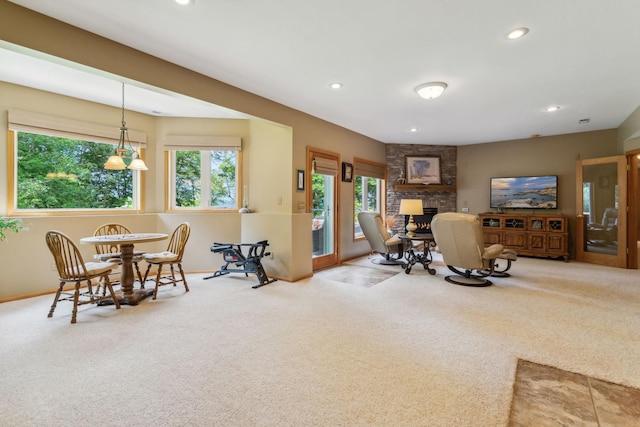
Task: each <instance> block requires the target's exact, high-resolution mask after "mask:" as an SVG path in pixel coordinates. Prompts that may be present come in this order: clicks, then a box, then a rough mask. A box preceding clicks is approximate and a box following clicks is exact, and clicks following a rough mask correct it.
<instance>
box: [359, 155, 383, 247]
mask: <svg viewBox="0 0 640 427" xmlns="http://www.w3.org/2000/svg"><path fill="white" fill-rule="evenodd" d="M353 163H354V171H353V178H354V179H353V210H352V212H353V241H354V242H355V241H359V240H365V239H366V238H365V236H364V233H362V231H361V232H360V233H357V232H356V227H357V226H358V225H359V223H358V217H357V213H356V205H357V203H358V202H362V207H363V209H362V212H371V207H370V206H368V198H367V194H368V193H367V187H368V182H367V181H368V180H369V179H375V180H376V181H377V182H378V185H377V187H378V188H377V197H376V206H375V207H374V208H373V209H374V210H373V211H376V212H380V215H382V217H383V218H385V216H386V208H385V204H386V192H385V188H386V177H387V166H386V165H385V164H382V163H377V162H373V161H370V160H365V159H361V158H354V159H353ZM359 166H360V167H361V168H362V169H365V171H366V170H367V169H370V170H374V172H372V174H373V173H378V174H380V172H381V170H382V171H383V173H382V175H383V177H372V176H367V175H363V173H362V172H363V171H362V170H360V168H359ZM376 169H377V171H375V170H376ZM359 180H362V183H361V189H362V194H361V197H362V198H363V199H364V200H356V185H357V183H358V181H359ZM365 207H366V208H367V209H364V208H365Z"/></svg>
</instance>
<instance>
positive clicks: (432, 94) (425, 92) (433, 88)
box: [416, 82, 447, 99]
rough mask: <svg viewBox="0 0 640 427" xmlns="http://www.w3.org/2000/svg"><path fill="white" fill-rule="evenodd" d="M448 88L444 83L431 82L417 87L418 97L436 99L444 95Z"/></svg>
mask: <svg viewBox="0 0 640 427" xmlns="http://www.w3.org/2000/svg"><path fill="white" fill-rule="evenodd" d="M446 88H447V84H446V83H443V82H429V83H424V84H421V85H420V86H418V87H416V93H417V94H418V96H420V97H421V98H424V99H434V98H437V97H439V96H440V95H442V92H444V90H445V89H446Z"/></svg>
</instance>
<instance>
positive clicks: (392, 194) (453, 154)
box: [386, 144, 457, 233]
mask: <svg viewBox="0 0 640 427" xmlns="http://www.w3.org/2000/svg"><path fill="white" fill-rule="evenodd" d="M407 156H425V157H439V158H440V182H441V184H440V185H435V184H429V185H424V184H411V185H408V184H405V185H401V184H399V183H398V179H399V178H401V177H405V176H406V171H405V168H406V157H407ZM456 160H457V147H454V146H446V145H415V144H387V145H386V163H387V193H386V194H387V203H386V213H387V217H389V216H392V217H393V219H394V220H395V223H394V225H393V226H392V227H391V230H392V231H393V233H404V231H405V230H404V217H403V216H402V215H399V214H398V210H399V209H400V200H401V199H421V200H422V205H423V207H425V208H437V209H438V212H455V211H456V173H457V166H456Z"/></svg>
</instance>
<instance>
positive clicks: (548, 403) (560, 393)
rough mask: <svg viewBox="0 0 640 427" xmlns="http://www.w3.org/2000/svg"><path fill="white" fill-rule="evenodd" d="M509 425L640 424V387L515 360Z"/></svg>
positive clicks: (629, 426) (632, 426) (538, 426)
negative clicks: (514, 378)
mask: <svg viewBox="0 0 640 427" xmlns="http://www.w3.org/2000/svg"><path fill="white" fill-rule="evenodd" d="M509 426H514V427H515V426H536V427H541V426H594V427H598V426H624V427H634V426H638V427H640V390H638V389H635V388H632V387H626V386H623V385H619V384H613V383H610V382H606V381H602V380H598V379H595V378H592V377H588V376H585V375H580V374H576V373H573V372H568V371H564V370H562V369H558V368H553V367H551V366H546V365H540V364H537V363H533V362H529V361H526V360H518V367H517V370H516V380H515V385H514V391H513V400H512V403H511V414H510V417H509Z"/></svg>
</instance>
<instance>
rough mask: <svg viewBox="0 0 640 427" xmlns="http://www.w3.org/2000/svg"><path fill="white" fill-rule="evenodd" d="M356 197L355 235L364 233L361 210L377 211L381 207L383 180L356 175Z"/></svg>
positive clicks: (354, 202)
mask: <svg viewBox="0 0 640 427" xmlns="http://www.w3.org/2000/svg"><path fill="white" fill-rule="evenodd" d="M353 182H354V198H353V206H354V209H353V215H354V218H353V224H354V236H355V237H359V236H361V235H362V230H361V229H360V223H359V222H358V214H359V213H360V212H366V211H375V210H379V209H380V188H381V181H380V180H379V179H378V178H370V177H367V176H361V175H356V176H355V177H354V180H353Z"/></svg>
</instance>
